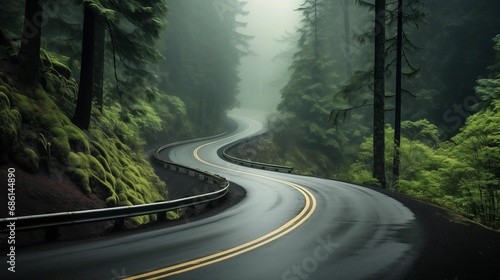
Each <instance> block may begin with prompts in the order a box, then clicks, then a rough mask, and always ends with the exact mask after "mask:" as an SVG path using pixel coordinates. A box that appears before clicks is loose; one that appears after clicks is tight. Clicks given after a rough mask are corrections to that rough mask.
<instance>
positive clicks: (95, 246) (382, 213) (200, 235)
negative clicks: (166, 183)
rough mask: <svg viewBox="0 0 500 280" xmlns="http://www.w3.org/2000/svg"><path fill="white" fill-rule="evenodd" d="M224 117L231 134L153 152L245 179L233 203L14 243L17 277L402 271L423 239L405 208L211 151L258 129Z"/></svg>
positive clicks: (365, 275)
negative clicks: (103, 234)
mask: <svg viewBox="0 0 500 280" xmlns="http://www.w3.org/2000/svg"><path fill="white" fill-rule="evenodd" d="M231 117H232V118H233V119H234V120H235V121H236V122H237V123H238V128H237V130H235V131H233V132H231V133H230V134H226V135H224V136H221V137H219V138H216V139H211V140H205V141H202V142H193V143H190V144H186V145H182V146H179V147H176V148H174V149H171V150H169V151H168V152H165V153H168V154H161V155H160V156H168V157H169V158H170V160H172V161H174V162H178V163H182V164H185V165H188V166H191V167H196V168H200V169H203V170H207V171H209V172H213V173H216V174H220V175H221V176H223V177H226V178H227V179H228V180H229V181H230V182H231V183H235V184H238V185H240V186H242V187H244V188H245V190H246V191H247V195H246V197H245V198H244V199H243V200H242V201H241V202H240V203H238V204H237V205H235V206H233V207H231V208H229V209H227V210H226V211H224V212H222V213H220V214H217V215H215V216H212V217H208V218H206V219H202V220H198V221H192V222H189V223H185V224H182V225H178V226H174V227H169V228H161V229H154V230H151V231H147V232H141V233H135V234H131V235H127V236H119V237H114V238H106V239H104V240H93V241H79V242H72V243H67V244H49V245H44V246H38V247H37V250H36V251H35V250H30V248H26V249H25V250H20V251H19V254H18V256H17V263H18V267H17V272H16V274H15V276H16V277H18V278H17V279H112V278H115V279H118V278H120V279H121V278H124V279H164V278H169V279H194V280H198V279H199V280H205V279H218V280H224V279H227V280H236V279H238V280H243V279H248V280H271V279H276V280H278V279H282V280H303V279H349V280H351V279H402V278H404V276H405V274H406V273H407V272H408V271H409V269H410V268H411V266H412V265H413V263H414V261H415V259H416V257H417V256H418V254H419V252H420V250H421V247H422V229H421V227H420V226H419V223H418V222H417V221H416V219H415V216H414V214H413V213H412V212H411V211H410V210H409V209H408V208H407V207H405V206H404V205H403V204H401V203H400V202H398V201H396V200H394V199H392V198H390V197H388V196H386V195H384V194H381V193H379V192H375V191H372V190H370V189H367V188H363V187H359V186H356V185H351V184H347V183H342V182H336V181H332V180H326V179H320V178H313V177H306V176H299V175H294V174H285V173H276V172H271V171H265V170H257V169H252V168H247V167H242V166H238V165H234V164H231V163H228V162H226V161H224V160H222V159H221V158H219V157H218V156H217V150H219V149H220V148H221V147H223V146H225V145H227V144H228V143H230V142H233V141H235V140H238V139H241V138H244V137H248V136H251V135H255V134H256V133H259V132H260V131H261V130H262V129H263V125H262V124H261V123H260V122H258V121H256V120H253V119H251V118H247V117H243V116H238V115H232V116H231ZM2 273H3V272H2ZM2 275H3V274H0V276H2ZM10 276H12V275H10ZM2 279H5V278H2Z"/></svg>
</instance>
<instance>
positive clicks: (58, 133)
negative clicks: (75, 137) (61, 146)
mask: <svg viewBox="0 0 500 280" xmlns="http://www.w3.org/2000/svg"><path fill="white" fill-rule="evenodd" d="M50 133H51V135H52V137H60V138H68V136H67V135H66V131H64V129H63V128H62V127H51V128H50Z"/></svg>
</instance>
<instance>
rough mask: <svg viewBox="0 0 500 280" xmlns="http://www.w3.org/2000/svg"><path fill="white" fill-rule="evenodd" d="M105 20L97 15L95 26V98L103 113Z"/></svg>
mask: <svg viewBox="0 0 500 280" xmlns="http://www.w3.org/2000/svg"><path fill="white" fill-rule="evenodd" d="M104 24H105V21H104V18H103V17H102V16H100V15H97V19H96V26H95V54H94V55H95V63H94V96H95V97H96V100H97V106H98V108H99V110H100V111H101V113H102V108H103V103H104V93H103V92H104V91H103V87H104V50H105V45H104V44H105V36H106V32H105V29H104Z"/></svg>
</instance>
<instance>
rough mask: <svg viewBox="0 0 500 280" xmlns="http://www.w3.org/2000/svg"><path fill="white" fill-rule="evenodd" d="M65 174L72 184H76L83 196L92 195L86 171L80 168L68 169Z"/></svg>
mask: <svg viewBox="0 0 500 280" xmlns="http://www.w3.org/2000/svg"><path fill="white" fill-rule="evenodd" d="M67 172H68V174H69V177H70V178H71V180H73V182H75V183H76V184H78V186H80V188H82V190H83V192H84V193H85V194H91V193H92V189H91V188H90V178H89V177H90V176H89V175H90V174H89V173H88V172H87V170H85V169H82V168H73V167H70V168H68V169H67Z"/></svg>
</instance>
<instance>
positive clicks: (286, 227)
mask: <svg viewBox="0 0 500 280" xmlns="http://www.w3.org/2000/svg"><path fill="white" fill-rule="evenodd" d="M250 128H251V126H250V127H249V128H248V129H247V130H245V131H243V132H241V133H245V132H246V131H248V130H249V129H250ZM241 133H238V134H236V135H233V136H231V137H227V138H224V139H220V140H217V141H213V142H210V143H206V144H204V145H201V146H199V147H197V148H196V149H195V150H194V152H193V155H194V157H195V158H196V159H197V160H199V161H201V162H203V163H204V164H207V165H210V166H213V167H217V168H220V169H223V170H230V171H231V172H237V173H241V174H246V175H250V176H254V177H259V178H264V179H268V180H271V181H274V182H278V183H281V184H284V185H287V186H290V187H292V188H294V189H296V190H297V191H298V192H300V193H301V194H302V196H304V199H305V206H304V207H303V208H302V210H301V211H300V213H299V214H298V215H296V216H295V217H293V218H292V219H291V220H290V221H288V222H286V223H285V224H283V225H282V226H280V227H279V228H277V229H275V230H273V231H271V232H269V233H268V234H265V235H263V236H261V237H259V238H257V239H254V240H252V241H249V242H247V243H244V244H241V245H239V246H236V247H233V248H230V249H227V250H224V251H221V252H218V253H215V254H212V255H208V256H205V257H201V258H198V259H194V260H191V261H188V262H184V263H180V264H177V265H173V266H169V267H165V268H161V269H157V270H153V271H150V272H146V273H143V274H139V275H135V276H132V277H127V278H125V279H127V280H135V279H164V278H167V277H169V276H172V275H175V274H180V273H184V272H187V271H190V270H194V269H197V268H200V267H204V266H207V265H210V264H214V263H217V262H220V261H223V260H226V259H229V258H232V257H235V256H238V255H240V254H243V253H245V252H248V251H250V250H253V249H256V248H258V247H260V246H263V245H265V244H267V243H269V242H271V241H273V240H276V239H278V238H280V237H281V236H283V235H285V234H287V233H289V232H291V231H292V230H294V229H296V228H297V227H299V226H300V225H301V224H303V223H304V222H305V221H306V220H307V219H308V218H309V217H310V216H311V215H312V214H313V212H314V210H315V209H316V199H315V197H314V195H313V194H312V193H310V192H309V191H308V190H307V189H305V188H304V187H302V186H300V185H297V184H294V183H292V182H288V181H285V180H280V179H276V178H272V177H268V176H264V175H260V174H254V173H250V172H246V171H242V170H234V169H230V168H226V167H222V166H218V165H215V164H212V163H209V162H206V161H204V160H203V159H201V158H200V157H199V156H198V151H199V150H200V149H202V148H203V147H206V146H208V145H212V144H214V143H217V142H220V141H224V140H227V139H228V138H232V137H235V136H237V135H239V134H241Z"/></svg>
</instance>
